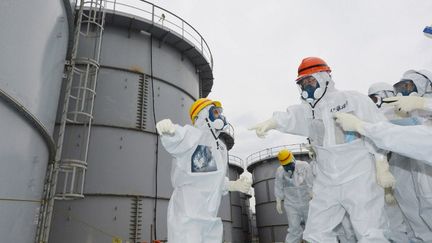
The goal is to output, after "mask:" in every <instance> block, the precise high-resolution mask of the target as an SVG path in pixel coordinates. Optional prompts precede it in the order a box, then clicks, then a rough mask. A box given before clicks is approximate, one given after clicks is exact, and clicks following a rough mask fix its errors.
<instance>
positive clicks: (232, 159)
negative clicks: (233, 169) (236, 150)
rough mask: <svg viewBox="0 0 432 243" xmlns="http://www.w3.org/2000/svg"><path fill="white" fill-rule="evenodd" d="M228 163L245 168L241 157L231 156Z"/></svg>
mask: <svg viewBox="0 0 432 243" xmlns="http://www.w3.org/2000/svg"><path fill="white" fill-rule="evenodd" d="M228 163H229V164H233V165H237V166H239V167H240V168H244V161H243V160H242V159H241V158H240V157H237V156H235V155H229V157H228Z"/></svg>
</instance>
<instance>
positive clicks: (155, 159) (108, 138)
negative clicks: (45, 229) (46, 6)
mask: <svg viewBox="0 0 432 243" xmlns="http://www.w3.org/2000/svg"><path fill="white" fill-rule="evenodd" d="M114 3H115V5H114ZM107 6H108V9H107V12H106V19H105V27H104V30H103V40H102V47H101V56H100V69H99V70H100V71H99V76H98V81H97V87H96V98H95V104H94V122H93V125H92V128H91V137H90V144H89V150H88V161H87V163H88V169H87V173H86V180H85V186H84V196H85V198H84V199H79V200H72V201H56V203H55V209H54V218H53V224H52V230H51V234H50V242H53V243H57V242H62V243H72V242H73V243H75V242H86V243H91V242H94V243H99V242H111V241H112V240H118V242H120V240H121V241H122V242H150V241H151V240H155V239H157V240H166V239H167V228H166V227H167V222H166V220H167V215H166V213H167V206H168V200H169V198H170V196H171V193H172V186H171V175H170V172H171V161H172V157H171V155H170V154H168V153H167V152H166V151H165V150H164V148H163V146H162V145H161V144H160V142H159V140H158V136H157V134H156V130H155V121H159V120H161V119H164V118H170V119H171V120H172V121H173V122H174V123H177V124H182V125H183V124H190V119H189V114H188V112H189V107H190V105H191V104H192V103H193V102H194V100H196V99H198V98H199V97H202V96H207V95H208V93H209V92H210V90H211V87H212V84H213V74H212V62H213V61H212V58H211V53H210V50H209V49H208V46H207V44H206V43H205V41H204V39H202V37H201V35H199V34H198V32H196V30H195V29H193V27H192V26H190V25H189V24H188V23H187V22H185V21H184V20H182V19H181V18H179V17H178V16H176V15H174V14H172V13H171V12H169V11H168V10H165V9H162V8H159V7H157V6H155V5H153V4H151V3H148V2H145V1H138V0H135V1H121V0H117V1H114V2H110V1H109V2H108V5H107ZM162 14H163V17H162ZM173 23H174V24H175V25H173ZM177 27H179V28H180V29H179V28H177ZM191 36H193V37H191ZM91 41H92V40H83V41H82V42H81V43H80V47H79V52H81V53H82V52H91V51H93V50H92V43H91ZM83 56H84V55H83ZM75 128H76V129H75ZM66 131H67V132H68V133H69V134H67V135H68V136H66V137H68V138H69V139H68V140H67V141H66V140H65V143H64V148H63V152H64V153H65V154H72V155H73V154H74V153H78V152H77V151H79V150H80V149H79V148H80V147H81V146H83V145H82V144H81V143H80V141H81V139H80V136H81V134H80V133H79V125H68V127H67V130H66ZM59 187H60V188H59ZM57 189H60V190H61V186H58V187H57ZM114 242H117V241H114Z"/></svg>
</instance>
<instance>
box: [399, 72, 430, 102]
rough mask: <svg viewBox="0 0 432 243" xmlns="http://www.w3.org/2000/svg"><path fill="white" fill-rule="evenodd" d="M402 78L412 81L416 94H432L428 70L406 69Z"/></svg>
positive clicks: (426, 95)
mask: <svg viewBox="0 0 432 243" xmlns="http://www.w3.org/2000/svg"><path fill="white" fill-rule="evenodd" d="M402 79H408V80H412V81H413V82H414V84H415V85H416V88H417V93H418V96H422V97H423V96H425V97H431V96H432V86H431V85H432V84H431V82H432V73H431V72H429V71H428V70H424V69H423V70H418V71H416V70H408V71H406V72H405V73H404V74H403V76H402Z"/></svg>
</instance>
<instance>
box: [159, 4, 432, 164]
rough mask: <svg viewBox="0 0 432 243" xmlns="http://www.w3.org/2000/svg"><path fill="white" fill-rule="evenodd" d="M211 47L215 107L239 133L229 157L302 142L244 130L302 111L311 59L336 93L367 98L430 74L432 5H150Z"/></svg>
mask: <svg viewBox="0 0 432 243" xmlns="http://www.w3.org/2000/svg"><path fill="white" fill-rule="evenodd" d="M152 2H153V3H154V4H156V5H159V6H160V7H163V8H166V9H168V10H169V11H171V12H173V13H175V14H177V15H178V16H180V17H181V18H183V19H185V20H186V21H187V22H189V23H190V24H191V25H192V26H194V27H195V28H196V29H197V30H198V31H199V32H200V33H201V34H202V35H203V37H204V38H205V39H206V41H207V42H208V44H209V46H210V49H211V51H212V53H213V57H214V62H215V63H214V76H215V82H214V86H213V92H212V93H211V94H210V95H209V97H210V98H212V99H217V100H220V101H221V102H222V105H223V107H224V113H225V115H226V116H227V118H228V120H229V121H230V122H231V123H232V125H233V126H234V128H235V132H236V145H235V146H234V148H233V150H232V151H231V154H233V155H237V156H239V157H241V158H243V159H245V158H246V157H247V156H248V155H250V154H252V153H254V152H257V151H259V150H262V149H265V148H268V147H273V146H279V145H284V144H291V143H298V142H303V141H305V139H304V138H302V137H297V136H291V135H286V134H281V133H278V132H270V133H269V136H267V138H266V139H259V138H257V137H256V135H255V134H254V133H253V132H250V131H248V130H247V128H249V127H251V126H252V125H254V124H256V123H258V122H261V121H263V120H266V119H268V118H270V117H271V115H272V112H273V111H276V110H284V109H285V108H286V107H287V106H289V105H291V104H297V103H299V102H300V100H299V90H298V88H297V86H296V85H295V82H294V80H295V78H296V75H297V67H298V65H299V64H300V61H301V60H302V58H304V57H307V56H318V57H322V58H323V59H324V60H326V61H327V63H328V64H329V65H330V66H331V68H332V70H333V72H332V75H333V79H334V81H335V83H336V88H338V89H340V90H356V91H359V92H361V93H364V94H367V90H368V87H369V86H370V85H371V84H372V83H374V82H388V83H390V84H394V83H395V82H397V81H398V80H399V78H400V77H401V76H402V74H403V72H404V71H406V70H408V69H421V68H426V69H432V39H428V38H426V37H425V36H424V35H423V33H422V30H423V28H424V27H425V26H426V25H430V24H432V1H431V0H416V1H408V0H392V1H390V0H356V1H354V0H326V1H322V0H297V1H293V0H286V1H276V0H267V1H255V0H248V1H246V0H231V1H228V0H211V1H210V0H181V1H167V0H156V1H152Z"/></svg>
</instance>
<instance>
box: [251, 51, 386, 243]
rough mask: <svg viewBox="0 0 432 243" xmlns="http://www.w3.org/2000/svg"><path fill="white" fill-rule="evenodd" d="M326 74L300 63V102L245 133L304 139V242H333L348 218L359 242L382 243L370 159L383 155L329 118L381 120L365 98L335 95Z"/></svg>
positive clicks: (316, 63) (317, 65)
mask: <svg viewBox="0 0 432 243" xmlns="http://www.w3.org/2000/svg"><path fill="white" fill-rule="evenodd" d="M330 71H331V70H330V67H329V66H328V65H327V64H326V63H325V62H324V61H323V60H322V59H320V58H316V57H310V58H305V59H303V61H302V63H301V65H300V67H299V70H298V78H297V80H296V82H297V84H298V85H299V87H300V89H301V94H302V95H301V96H302V98H303V100H304V102H303V103H302V104H299V105H292V106H289V107H288V108H287V110H286V112H274V113H273V117H272V118H270V119H269V120H267V121H264V122H262V123H259V124H257V125H256V126H254V127H252V128H251V129H253V130H255V131H256V134H257V136H259V137H263V136H265V135H266V133H267V131H269V130H271V129H276V130H278V131H280V132H285V133H291V134H296V135H301V136H306V137H309V138H310V141H311V144H312V146H313V148H314V150H315V153H316V160H317V176H316V178H315V181H314V186H313V195H314V196H313V198H312V200H311V201H310V203H309V214H308V218H309V219H310V220H309V221H308V222H307V224H306V228H305V231H304V232H303V238H304V239H305V240H306V241H308V242H312V243H315V242H319V243H333V242H336V234H335V233H334V232H333V229H334V228H335V227H336V226H337V225H338V224H340V223H341V221H342V219H343V217H344V216H345V213H346V212H348V214H349V217H350V220H351V223H352V225H353V227H354V230H355V232H356V237H357V239H358V240H359V242H363V243H364V242H368V243H371V242H388V240H387V239H386V238H385V236H384V230H385V229H386V227H387V218H386V215H385V213H384V190H383V188H382V187H380V186H379V185H378V184H377V179H376V177H375V176H376V171H375V167H374V157H373V155H372V153H373V154H374V155H375V157H376V159H377V160H380V159H382V160H385V155H386V154H385V153H382V152H381V151H378V150H375V148H374V147H373V144H371V143H369V141H368V140H367V139H364V138H362V137H360V135H359V134H358V133H355V132H344V131H343V130H342V129H341V128H340V127H339V126H337V125H336V123H335V121H334V119H333V114H334V113H336V112H339V111H345V112H350V113H353V114H356V115H358V116H360V117H361V118H362V119H365V120H367V121H370V122H378V121H383V120H385V117H384V116H383V115H382V114H380V113H379V112H378V110H377V107H376V106H375V105H374V104H373V102H371V100H370V99H369V98H368V97H367V96H365V95H361V94H360V93H358V92H354V91H338V90H336V89H335V87H334V82H333V80H332V78H331V76H330ZM387 173H389V172H388V171H387ZM379 176H380V175H378V177H379ZM312 219H313V220H312Z"/></svg>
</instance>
